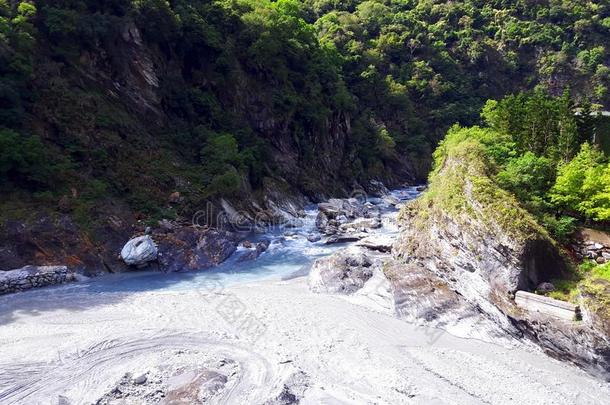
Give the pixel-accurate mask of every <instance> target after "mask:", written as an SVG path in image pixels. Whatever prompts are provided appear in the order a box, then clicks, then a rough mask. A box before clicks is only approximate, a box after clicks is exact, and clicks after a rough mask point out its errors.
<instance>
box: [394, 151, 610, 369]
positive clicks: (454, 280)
mask: <svg viewBox="0 0 610 405" xmlns="http://www.w3.org/2000/svg"><path fill="white" fill-rule="evenodd" d="M467 152H468V153H467ZM467 152H466V151H465V149H460V148H457V149H456V150H455V151H454V150H450V151H449V152H447V153H448V156H447V157H446V158H445V161H444V163H443V165H442V167H441V168H440V169H439V171H437V172H436V173H435V175H434V177H433V178H432V179H431V183H430V192H429V194H427V195H425V196H424V197H422V198H420V199H418V200H417V201H415V202H414V203H413V204H410V205H409V206H407V207H406V208H405V209H403V211H402V213H401V215H400V217H401V225H402V232H401V235H400V237H399V239H398V240H397V242H396V243H395V245H394V247H393V255H394V256H395V257H396V259H397V260H398V261H400V262H402V266H403V271H404V272H410V271H412V269H420V270H422V271H427V272H430V273H432V274H433V275H434V276H435V277H436V278H437V279H438V280H440V281H442V282H443V283H444V284H445V285H446V286H447V287H448V288H449V289H450V290H452V291H455V292H456V293H457V294H459V295H460V297H462V298H463V299H464V300H466V301H467V303H468V304H469V305H471V306H472V307H473V308H476V310H477V311H478V312H480V313H481V314H483V315H484V316H485V318H486V319H489V320H491V321H492V322H493V323H494V324H495V325H497V327H499V328H500V329H501V330H504V331H505V333H507V334H509V335H513V336H517V337H519V336H525V337H528V338H530V339H532V340H533V341H534V342H536V343H538V344H539V345H540V346H541V347H542V348H543V349H544V350H545V351H546V352H547V353H549V354H551V355H553V356H555V357H557V358H561V359H563V360H569V361H572V362H574V363H576V364H579V365H580V366H582V367H584V368H586V369H588V370H589V371H590V372H593V373H597V374H601V375H603V376H605V377H606V378H607V377H608V376H610V374H609V373H610V344H609V341H608V338H607V336H605V334H604V333H603V332H602V331H600V329H599V328H597V327H596V326H595V325H594V324H593V323H592V322H589V321H587V319H586V318H585V317H583V322H579V323H572V322H569V321H562V320H557V319H553V318H550V317H548V316H546V317H545V316H542V315H541V314H536V313H529V312H527V311H524V310H522V309H521V308H518V307H517V305H515V301H514V294H515V292H516V291H517V290H524V291H533V290H534V289H535V288H536V287H537V286H538V285H540V284H541V283H544V282H549V281H550V280H552V279H555V278H562V277H563V276H565V275H566V269H567V266H566V263H565V260H564V258H563V256H562V255H561V254H560V252H559V249H558V247H557V246H556V244H555V243H554V242H553V241H552V240H551V239H550V238H549V236H548V234H547V233H546V231H545V230H544V229H542V228H541V227H540V226H539V225H538V224H537V222H536V221H535V219H534V218H533V217H532V216H531V215H530V214H529V213H528V212H526V211H525V210H523V209H522V208H521V207H520V206H519V205H518V203H517V202H516V201H515V199H514V198H513V197H512V196H511V195H509V194H508V193H506V192H505V191H503V190H501V189H499V188H498V187H497V186H496V185H495V184H494V183H493V181H492V180H491V179H489V178H488V177H487V171H486V169H485V167H486V166H485V165H484V164H483V163H482V162H479V161H477V160H476V159H477V158H478V156H480V155H479V154H476V153H473V152H472V150H471V149H469V150H468V151H467ZM396 278H397V279H399V280H400V279H401V277H396ZM451 301H452V300H451ZM452 305H453V304H452Z"/></svg>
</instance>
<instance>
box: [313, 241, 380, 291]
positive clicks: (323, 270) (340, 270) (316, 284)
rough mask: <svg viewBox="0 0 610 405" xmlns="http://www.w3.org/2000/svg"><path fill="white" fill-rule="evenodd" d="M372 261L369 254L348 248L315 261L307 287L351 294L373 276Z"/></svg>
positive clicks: (314, 289)
mask: <svg viewBox="0 0 610 405" xmlns="http://www.w3.org/2000/svg"><path fill="white" fill-rule="evenodd" d="M372 266H373V261H372V260H371V258H370V257H369V256H367V255H366V254H364V253H362V252H360V251H357V250H356V251H354V250H350V249H349V248H348V249H344V250H341V251H339V252H336V253H334V254H333V255H331V256H328V257H324V258H322V259H318V260H316V261H315V263H314V264H313V266H312V268H311V272H310V273H309V288H310V289H311V290H312V291H313V292H318V293H320V292H325V293H343V294H352V293H354V292H356V291H357V290H359V289H360V288H362V287H363V286H364V283H366V282H367V281H368V280H369V279H370V278H371V277H372V276H373V267H372Z"/></svg>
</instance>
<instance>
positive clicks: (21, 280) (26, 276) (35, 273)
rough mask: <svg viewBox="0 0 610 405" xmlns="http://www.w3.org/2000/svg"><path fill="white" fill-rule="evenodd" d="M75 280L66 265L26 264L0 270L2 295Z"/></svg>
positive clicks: (0, 291)
mask: <svg viewBox="0 0 610 405" xmlns="http://www.w3.org/2000/svg"><path fill="white" fill-rule="evenodd" d="M69 281H74V273H72V272H70V271H68V268H67V267H66V266H25V267H22V268H20V269H16V270H9V271H0V295H1V294H8V293H14V292H19V291H24V290H29V289H31V288H37V287H45V286H49V285H54V284H62V283H66V282H69Z"/></svg>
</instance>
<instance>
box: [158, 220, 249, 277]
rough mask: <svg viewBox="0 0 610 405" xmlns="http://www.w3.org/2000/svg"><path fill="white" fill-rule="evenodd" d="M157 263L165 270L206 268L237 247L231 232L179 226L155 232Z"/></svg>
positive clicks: (217, 262) (227, 256)
mask: <svg viewBox="0 0 610 405" xmlns="http://www.w3.org/2000/svg"><path fill="white" fill-rule="evenodd" d="M156 239H157V241H158V246H159V260H158V262H159V267H160V269H161V270H162V271H165V272H181V271H191V270H200V269H207V268H209V267H212V266H216V265H218V264H220V263H222V262H224V261H225V260H226V259H228V258H229V257H230V256H231V255H232V254H233V252H235V250H236V249H237V238H236V236H235V234H234V233H231V232H227V231H221V230H217V229H204V228H200V227H194V226H189V227H182V228H179V229H176V230H175V231H174V232H172V233H168V234H162V235H156Z"/></svg>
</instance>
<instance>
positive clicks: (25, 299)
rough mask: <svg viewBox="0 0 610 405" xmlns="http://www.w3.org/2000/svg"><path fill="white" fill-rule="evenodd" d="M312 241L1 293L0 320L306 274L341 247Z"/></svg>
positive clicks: (0, 322) (211, 291)
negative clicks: (205, 264)
mask: <svg viewBox="0 0 610 405" xmlns="http://www.w3.org/2000/svg"><path fill="white" fill-rule="evenodd" d="M317 246H318V248H319V251H314V252H312V251H311V250H313V249H309V250H307V249H295V248H287V247H285V246H281V247H278V248H277V249H276V250H271V251H268V252H266V253H264V254H263V255H262V256H261V257H259V258H258V259H256V260H251V261H246V262H239V257H240V256H241V255H242V254H243V252H236V253H235V254H234V255H233V256H232V257H231V258H229V259H228V260H227V261H226V262H225V263H223V264H221V265H220V266H218V267H216V268H212V269H206V270H201V271H194V272H185V273H161V272H155V271H141V272H133V273H121V274H109V275H103V276H100V277H97V278H91V279H89V280H87V281H83V282H78V283H70V284H64V285H61V286H53V287H46V288H40V289H35V290H30V291H25V292H22V293H15V294H8V295H3V296H0V325H7V324H9V323H11V322H14V321H15V320H16V319H17V318H18V317H19V316H39V315H42V314H43V313H45V312H50V311H56V310H64V311H86V310H89V309H91V308H93V307H95V306H103V305H113V304H115V303H117V302H119V301H121V300H123V299H125V298H127V297H129V296H130V295H132V294H137V293H142V292H154V291H157V292H180V291H192V290H199V291H201V293H202V294H214V293H219V292H222V290H223V289H224V288H226V287H227V286H229V285H234V284H239V283H244V282H253V281H261V280H266V279H278V280H279V279H289V278H294V277H300V276H306V275H307V274H308V269H309V267H310V265H311V263H312V262H313V260H315V259H316V258H317V257H320V256H324V255H326V254H329V253H330V252H331V251H332V250H335V249H337V248H339V247H340V246H333V247H332V248H328V247H323V246H322V245H317ZM312 247H313V244H312ZM202 300H203V298H202Z"/></svg>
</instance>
